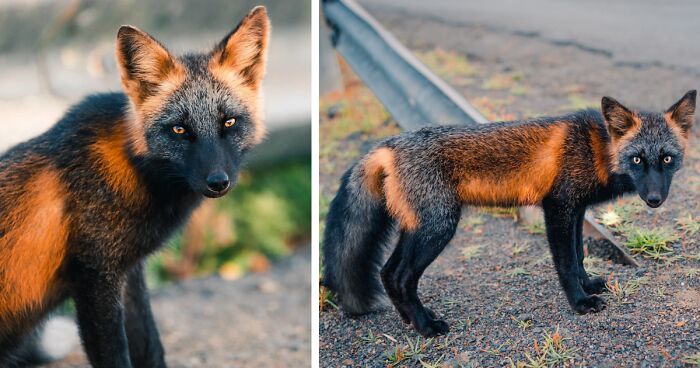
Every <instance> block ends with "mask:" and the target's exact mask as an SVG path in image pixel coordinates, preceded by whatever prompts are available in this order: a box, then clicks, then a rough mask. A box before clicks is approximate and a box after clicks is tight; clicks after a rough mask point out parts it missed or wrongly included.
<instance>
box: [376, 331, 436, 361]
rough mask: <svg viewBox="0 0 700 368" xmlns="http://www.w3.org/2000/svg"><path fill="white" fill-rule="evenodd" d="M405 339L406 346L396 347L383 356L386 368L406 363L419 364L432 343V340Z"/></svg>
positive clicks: (419, 338)
mask: <svg viewBox="0 0 700 368" xmlns="http://www.w3.org/2000/svg"><path fill="white" fill-rule="evenodd" d="M405 339H406V345H398V346H396V347H394V349H393V350H391V351H390V352H387V353H386V354H385V356H386V359H385V360H384V363H386V364H387V366H388V367H397V366H399V365H401V364H403V363H405V362H408V361H413V362H416V363H420V361H421V360H422V359H423V358H424V357H425V350H426V349H427V348H428V347H429V346H430V345H431V344H432V343H433V339H432V338H429V339H425V340H423V339H422V338H421V337H417V338H416V340H415V341H413V340H411V339H409V338H408V337H406V338H405Z"/></svg>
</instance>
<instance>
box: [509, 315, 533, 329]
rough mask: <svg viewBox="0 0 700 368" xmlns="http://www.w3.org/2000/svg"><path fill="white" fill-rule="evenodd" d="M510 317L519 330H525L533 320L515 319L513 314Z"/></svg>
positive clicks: (530, 325)
mask: <svg viewBox="0 0 700 368" xmlns="http://www.w3.org/2000/svg"><path fill="white" fill-rule="evenodd" d="M510 319H512V320H513V321H514V322H515V323H517V324H518V327H519V328H520V329H521V330H527V329H528V328H530V327H532V325H533V322H532V320H531V319H517V318H515V317H513V316H511V317H510Z"/></svg>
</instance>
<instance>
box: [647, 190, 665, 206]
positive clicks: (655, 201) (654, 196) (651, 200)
mask: <svg viewBox="0 0 700 368" xmlns="http://www.w3.org/2000/svg"><path fill="white" fill-rule="evenodd" d="M661 202H662V199H661V194H659V193H649V195H647V204H648V205H650V206H651V207H658V206H660V205H661Z"/></svg>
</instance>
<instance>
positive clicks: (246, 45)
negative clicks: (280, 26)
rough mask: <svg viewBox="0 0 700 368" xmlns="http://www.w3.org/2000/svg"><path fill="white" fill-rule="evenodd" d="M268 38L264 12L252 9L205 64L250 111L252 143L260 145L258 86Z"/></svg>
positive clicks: (263, 68) (268, 31) (259, 98)
mask: <svg viewBox="0 0 700 368" xmlns="http://www.w3.org/2000/svg"><path fill="white" fill-rule="evenodd" d="M269 37H270V21H269V19H268V16H267V10H265V8H264V7H262V6H259V7H256V8H254V9H253V10H251V11H250V13H248V15H246V17H245V18H244V19H243V20H242V21H241V24H240V25H239V26H238V28H236V30H235V31H234V33H233V34H232V35H230V37H229V38H228V40H226V44H225V45H224V46H223V48H221V49H220V50H217V51H215V52H214V53H213V54H212V57H211V60H210V62H209V71H210V73H211V74H212V75H213V76H214V78H216V79H217V80H219V81H221V82H222V83H224V84H225V85H227V86H228V87H229V88H230V89H231V90H233V91H235V92H236V94H237V95H238V97H239V98H241V99H243V100H244V101H246V103H247V105H248V106H252V107H253V108H252V110H253V111H252V120H253V123H254V124H255V126H256V129H255V137H254V143H260V142H261V141H262V140H263V138H264V137H265V127H264V126H263V123H262V119H263V117H262V95H261V93H260V86H261V84H262V80H263V77H264V75H265V66H266V59H267V45H268V40H269Z"/></svg>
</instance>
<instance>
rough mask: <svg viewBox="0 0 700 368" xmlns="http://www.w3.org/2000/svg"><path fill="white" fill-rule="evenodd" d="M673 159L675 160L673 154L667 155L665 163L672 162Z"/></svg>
mask: <svg viewBox="0 0 700 368" xmlns="http://www.w3.org/2000/svg"><path fill="white" fill-rule="evenodd" d="M671 161H673V157H671V156H666V157H664V163H665V164H670V163H671Z"/></svg>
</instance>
